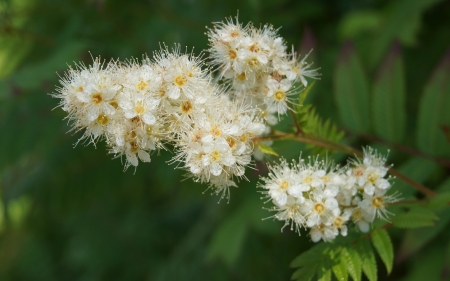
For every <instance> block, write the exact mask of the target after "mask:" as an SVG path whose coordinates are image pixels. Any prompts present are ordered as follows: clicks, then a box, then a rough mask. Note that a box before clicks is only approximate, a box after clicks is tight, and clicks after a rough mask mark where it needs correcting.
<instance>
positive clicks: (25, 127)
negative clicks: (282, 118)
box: [0, 0, 450, 281]
mask: <svg viewBox="0 0 450 281" xmlns="http://www.w3.org/2000/svg"><path fill="white" fill-rule="evenodd" d="M49 7H50V8H49ZM449 8H450V3H449V2H448V1H439V0H418V1H410V0H398V1H382V2H374V1H362V2H357V1H354V2H351V1H346V0H338V1H331V2H330V3H326V4H325V3H324V2H323V1H293V0H277V1H255V0H250V1H237V0H232V1H215V0H211V1H208V0H199V1H197V2H196V3H195V5H192V3H190V2H189V1H176V0H168V1H161V0H156V1H144V0H136V1H129V2H127V3H126V4H125V3H124V2H123V1H118V0H109V1H75V0H69V1H56V0H45V1H44V0H36V1H31V0H6V1H5V0H4V1H0V132H1V133H0V135H1V137H0V199H1V200H0V207H1V208H0V209H1V210H0V237H1V239H0V264H1V266H0V280H45V281H52V280H127V281H128V280H198V279H210V280H231V279H232V280H286V279H288V278H289V276H290V275H291V274H292V271H291V269H289V268H286V264H288V263H289V261H290V260H292V258H293V257H295V256H297V255H298V254H299V252H301V253H302V254H301V255H299V256H298V257H297V258H296V259H295V260H294V261H293V263H292V265H293V267H295V269H296V270H295V272H294V274H293V275H292V278H293V279H296V280H330V279H337V280H349V279H353V280H360V279H361V280H365V279H368V280H370V281H373V280H377V279H379V280H402V281H411V280H440V279H439V278H441V279H443V278H446V277H448V275H445V273H446V272H449V268H450V265H449V263H448V262H447V260H450V259H449V258H448V255H449V254H448V253H449V252H450V251H449V249H450V243H449V241H448V237H449V236H450V232H449V229H450V209H449V208H450V205H449V203H448V202H449V198H450V195H449V191H450V180H449V179H448V166H445V167H446V168H444V169H443V168H442V167H441V166H442V163H444V164H445V161H449V160H448V156H450V144H449V140H448V139H449V130H448V128H449V126H450V119H449V118H450V117H449V115H448V114H449V112H450V111H449V110H447V108H450V99H449V96H450V94H449V82H448V81H449V80H450V76H449V60H448V58H449V57H448V53H447V55H445V52H446V48H448V47H449V46H448V44H449V43H448V21H446V20H444V19H446V18H447V17H448V15H447V14H448V10H449ZM237 10H239V21H240V22H243V23H245V22H247V21H253V22H254V23H255V24H256V25H259V24H264V23H270V24H273V26H274V27H276V28H277V27H280V26H282V27H283V28H282V29H281V30H280V34H281V35H282V36H283V37H284V38H286V40H287V42H288V44H289V45H290V44H294V46H295V47H299V49H300V50H306V51H309V49H311V48H314V50H315V51H314V52H313V54H312V55H313V56H315V58H314V66H316V65H317V66H318V67H320V68H321V70H320V72H321V73H322V76H321V80H320V81H317V83H315V85H314V95H312V94H311V93H310V92H309V90H310V89H311V88H312V85H313V83H311V84H310V87H308V89H307V90H306V91H304V92H303V93H302V94H301V95H300V102H299V104H304V105H303V106H300V107H296V109H297V110H298V116H297V117H298V120H299V123H300V125H301V126H302V128H303V130H304V131H305V132H307V133H310V134H314V135H317V136H319V137H321V138H324V139H327V140H331V141H337V142H343V143H346V144H349V145H351V146H353V147H355V148H358V147H360V146H361V145H366V144H367V143H368V142H372V143H371V145H378V148H379V149H380V150H381V149H382V150H383V151H384V150H386V149H387V148H390V149H391V154H390V156H389V160H388V161H389V162H390V163H395V167H394V168H396V169H398V170H399V171H401V172H402V173H403V174H405V175H407V176H408V177H410V178H411V179H413V180H415V181H417V182H419V183H422V184H424V185H426V186H427V187H430V188H431V189H434V191H436V192H437V196H436V197H434V198H432V199H431V200H430V201H429V203H423V204H420V205H413V204H411V205H407V206H406V210H407V211H406V212H405V211H404V209H405V208H404V207H403V206H401V207H398V206H396V207H395V208H396V210H403V211H404V212H397V211H396V214H395V216H392V217H391V219H392V221H393V229H392V231H390V234H391V235H392V241H391V240H390V238H389V236H388V235H387V232H386V231H385V230H383V229H381V230H380V229H379V226H374V231H373V233H372V234H367V235H361V237H359V238H354V237H352V238H350V237H349V238H344V239H342V238H339V239H337V240H336V241H335V242H333V243H320V244H316V245H313V246H311V245H312V244H311V241H310V240H309V239H308V236H306V237H305V236H302V237H298V236H297V235H296V234H294V233H290V232H289V231H284V232H283V233H280V231H279V227H280V222H279V221H276V220H275V221H270V220H264V221H262V220H261V218H264V217H266V216H268V215H267V211H266V210H263V209H261V203H260V200H259V198H258V197H259V196H260V195H255V192H256V191H255V187H254V183H255V182H256V180H257V176H258V175H260V174H263V173H264V165H260V164H259V163H257V164H256V168H258V169H259V171H249V172H248V173H247V177H248V178H249V180H250V182H249V183H247V182H246V181H242V182H240V183H239V188H238V189H236V188H232V191H231V192H232V198H231V201H230V204H223V203H222V204H220V205H217V204H216V202H217V198H215V197H213V198H211V197H209V196H206V195H202V194H201V191H202V190H204V189H206V187H205V186H199V185H198V184H197V183H192V182H191V181H189V180H186V181H182V179H183V177H182V172H181V171H180V170H179V169H174V168H175V167H174V166H168V165H166V163H165V161H168V160H169V159H170V158H171V156H172V155H171V153H170V151H161V152H159V154H161V156H160V157H156V153H155V155H152V163H150V164H147V165H139V167H138V168H137V170H136V171H133V170H132V169H129V170H128V171H127V172H122V165H121V163H120V162H121V160H119V159H115V160H112V159H111V155H107V154H106V153H105V150H104V145H103V144H101V143H99V144H98V145H97V148H98V149H95V148H94V147H93V146H88V147H85V146H84V145H83V144H79V145H78V146H77V147H75V148H74V147H73V144H74V143H75V142H76V140H77V138H78V137H80V133H66V132H67V131H68V127H67V125H66V121H62V119H63V118H64V114H63V112H62V110H61V109H59V108H56V109H54V108H55V107H56V106H57V104H56V101H55V100H53V99H51V98H50V97H49V95H48V94H49V93H52V92H53V91H54V87H55V85H57V84H58V75H57V74H56V73H55V72H58V74H59V75H61V74H62V72H63V71H64V70H65V69H67V64H71V65H72V64H73V61H83V62H84V63H85V64H90V63H91V62H92V60H91V57H90V55H89V52H92V54H93V55H94V56H97V55H102V57H103V58H105V60H107V61H108V60H109V59H111V58H120V59H126V58H129V57H140V56H141V54H143V53H148V54H151V53H152V52H153V51H154V50H158V49H159V43H160V42H165V43H166V44H167V45H169V46H171V45H172V44H173V43H180V44H181V45H182V46H187V49H188V50H191V48H192V47H193V46H195V49H194V51H193V52H194V53H197V54H198V53H199V52H200V51H201V50H202V49H204V48H206V47H207V41H206V37H205V36H204V32H205V28H204V26H205V25H208V26H211V22H213V21H220V20H222V19H223V18H224V17H225V16H234V15H236V11H237ZM300 38H303V41H302V42H301V44H300V46H298V43H299V41H300ZM348 39H350V40H351V42H352V43H353V44H348V43H347V44H344V46H342V44H343V42H345V40H348ZM394 42H397V43H395V44H398V47H399V48H401V49H402V51H403V52H402V55H401V56H400V55H399V53H395V52H393V51H392V50H391V52H389V51H388V50H389V47H390V46H392V45H393V44H394ZM340 48H341V52H339V49H340ZM302 52H303V51H302ZM447 52H448V51H447ZM383 57H384V58H385V59H384V62H382V61H381V59H382V58H383ZM436 65H437V66H436ZM433 68H434V70H433ZM375 70H376V71H375ZM308 93H309V94H308ZM332 95H333V97H332ZM313 105H314V106H313ZM52 109H54V110H52ZM319 116H320V117H319ZM286 119H287V118H286ZM286 123H288V122H286ZM281 125H283V124H281ZM342 128H344V129H348V130H347V132H348V134H347V136H346V137H345V138H344V134H343V133H342ZM369 134H372V135H369ZM280 144H281V142H280ZM277 145H278V144H277ZM308 148H311V153H312V154H313V153H317V152H320V153H323V152H324V150H321V151H319V150H318V149H317V148H313V147H309V146H308ZM260 149H261V148H260ZM289 149H290V150H291V151H293V152H292V153H293V154H295V155H296V157H297V156H298V151H299V146H298V143H295V144H293V145H292V147H290V148H289ZM262 150H265V153H268V154H269V155H270V154H271V155H275V154H277V152H280V151H287V150H288V148H285V147H281V145H280V146H279V147H277V152H274V151H273V150H271V149H269V150H267V148H266V147H264V146H262ZM280 154H281V153H280ZM283 156H284V155H283ZM436 186H439V187H438V188H434V187H436ZM393 189H394V190H399V192H400V193H401V195H400V196H401V197H402V199H405V200H415V199H417V198H420V199H421V200H428V198H422V196H421V195H419V192H417V191H416V190H415V189H413V188H412V187H411V186H410V185H408V184H406V183H404V182H403V181H402V180H400V179H395V185H394V187H393ZM206 193H208V192H206ZM388 210H393V207H389V208H388ZM436 216H437V217H439V219H438V220H436ZM432 224H433V225H434V226H431V225H432ZM413 227H414V228H413ZM352 233H354V230H353V229H349V235H351V234H352ZM369 236H370V238H369ZM371 240H372V242H373V244H371V243H370V241H371ZM394 248H395V249H396V263H398V264H399V265H398V266H397V265H396V266H395V267H394V268H392V261H393V249H394ZM375 252H377V253H378V254H375ZM377 256H380V257H381V261H382V262H383V263H385V264H386V267H387V269H388V270H387V271H389V272H390V275H389V276H386V274H385V272H386V271H385V270H384V268H383V266H382V264H381V262H380V263H379V264H380V265H381V266H380V267H377V265H376V260H377V259H379V258H378V257H377ZM294 262H295V263H294Z"/></svg>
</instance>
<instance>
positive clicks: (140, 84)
mask: <svg viewBox="0 0 450 281" xmlns="http://www.w3.org/2000/svg"><path fill="white" fill-rule="evenodd" d="M202 67H203V61H202V60H201V59H199V58H197V57H195V56H193V55H191V54H184V53H181V52H180V50H179V48H175V50H172V51H169V50H168V49H167V48H166V49H163V50H162V51H160V52H158V53H156V54H155V56H154V59H153V60H150V59H148V58H146V59H144V60H143V62H142V63H139V62H137V61H136V60H131V61H128V62H125V63H121V62H118V61H111V62H110V63H107V64H106V65H105V64H104V63H101V61H100V59H96V60H95V61H94V63H93V65H91V66H88V67H86V66H84V65H78V66H77V67H76V68H75V69H73V68H71V69H70V70H69V71H68V72H67V73H66V75H65V76H64V77H62V79H61V84H62V87H60V88H59V89H58V90H57V91H58V93H57V94H55V95H54V96H55V97H57V98H60V99H61V101H60V106H61V107H62V109H63V110H64V111H66V112H68V114H69V115H68V118H69V120H70V122H71V124H72V126H73V130H75V131H79V130H84V134H83V136H82V137H81V139H80V140H87V141H88V143H94V144H95V143H96V142H97V141H98V140H99V139H104V140H105V141H106V143H107V145H108V147H109V148H110V152H111V153H113V154H114V155H115V156H116V157H121V156H125V159H126V162H125V168H127V167H129V166H130V165H132V166H137V165H138V162H139V160H141V161H142V162H150V152H151V151H153V150H156V149H157V148H164V144H165V143H170V144H173V145H174V147H175V149H176V155H175V157H174V162H180V163H181V165H182V166H183V168H186V169H187V170H188V171H190V173H191V176H192V177H194V178H195V179H196V180H199V181H201V182H208V183H210V184H211V185H212V186H213V187H215V188H216V189H215V191H216V192H217V193H221V194H225V191H227V190H228V187H229V186H232V185H235V184H234V182H233V178H234V177H238V178H240V177H243V176H244V170H245V167H246V166H248V165H250V164H251V155H252V153H253V144H252V138H253V137H254V136H257V135H260V134H262V133H263V132H264V129H265V125H264V122H263V121H262V119H261V118H260V117H259V115H258V114H260V112H259V110H256V109H255V108H252V107H249V106H248V105H246V104H244V103H236V102H233V101H232V100H231V99H230V98H229V97H228V96H227V95H226V94H223V90H221V88H219V87H218V86H216V85H214V84H212V83H211V80H212V79H211V77H210V73H209V72H208V69H206V70H205V68H204V67H203V69H202Z"/></svg>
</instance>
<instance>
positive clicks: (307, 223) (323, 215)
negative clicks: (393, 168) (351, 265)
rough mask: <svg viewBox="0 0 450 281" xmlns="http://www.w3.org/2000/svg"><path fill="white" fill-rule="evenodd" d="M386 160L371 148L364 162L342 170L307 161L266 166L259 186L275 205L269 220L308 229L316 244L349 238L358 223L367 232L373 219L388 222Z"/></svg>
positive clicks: (354, 161)
mask: <svg viewBox="0 0 450 281" xmlns="http://www.w3.org/2000/svg"><path fill="white" fill-rule="evenodd" d="M385 162H386V158H385V157H383V156H382V155H380V154H378V153H377V152H376V151H374V150H373V149H371V148H367V149H365V150H364V158H363V159H352V160H350V161H349V163H348V165H347V166H345V167H341V168H338V167H334V166H332V165H327V164H326V163H325V162H324V161H319V160H318V159H315V160H314V161H313V160H310V161H309V163H305V162H304V161H303V160H301V161H300V163H298V164H297V163H295V162H293V163H292V164H291V165H289V164H288V163H287V162H286V161H285V160H281V163H280V164H279V165H276V166H271V167H269V169H270V173H269V176H268V177H266V178H262V180H263V183H261V184H260V186H261V187H262V188H264V189H266V190H265V191H263V193H264V194H266V195H267V198H269V201H270V200H271V201H272V202H273V203H274V204H275V206H274V207H273V208H271V209H270V210H271V211H275V212H277V213H276V214H275V215H273V216H272V217H273V218H275V219H278V220H281V221H285V225H284V226H283V228H284V227H285V226H287V225H290V226H291V229H293V230H295V231H297V232H299V233H300V228H302V227H303V228H309V229H310V231H309V235H310V236H311V239H312V240H313V241H314V242H318V241H320V240H324V241H331V240H333V239H334V238H335V237H336V236H337V235H339V233H340V234H341V235H343V236H346V235H347V230H348V229H347V225H348V224H350V223H353V224H356V225H357V226H358V228H359V229H360V230H361V231H363V232H368V231H369V228H370V223H372V222H373V220H374V219H375V217H379V218H382V219H384V220H387V216H388V214H390V213H389V212H388V211H387V210H386V207H387V205H388V204H389V203H392V202H395V201H397V199H396V197H395V196H393V195H387V194H386V193H387V191H388V190H389V188H390V187H391V184H390V182H389V178H387V179H386V178H385V176H386V174H387V171H388V169H389V168H388V167H386V166H385Z"/></svg>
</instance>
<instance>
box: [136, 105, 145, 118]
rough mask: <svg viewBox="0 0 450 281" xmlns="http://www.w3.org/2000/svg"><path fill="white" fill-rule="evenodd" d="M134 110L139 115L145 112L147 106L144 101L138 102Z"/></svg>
mask: <svg viewBox="0 0 450 281" xmlns="http://www.w3.org/2000/svg"><path fill="white" fill-rule="evenodd" d="M134 112H136V114H138V115H143V114H144V113H145V108H144V106H142V102H138V103H137V104H136V106H135V107H134Z"/></svg>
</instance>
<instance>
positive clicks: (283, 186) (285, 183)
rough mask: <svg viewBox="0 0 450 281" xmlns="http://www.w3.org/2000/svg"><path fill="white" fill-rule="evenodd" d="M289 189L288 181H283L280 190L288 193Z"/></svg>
mask: <svg viewBox="0 0 450 281" xmlns="http://www.w3.org/2000/svg"><path fill="white" fill-rule="evenodd" d="M288 187H289V183H288V182H287V181H282V182H281V183H280V188H281V189H282V190H283V191H286V190H287V189H288Z"/></svg>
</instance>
